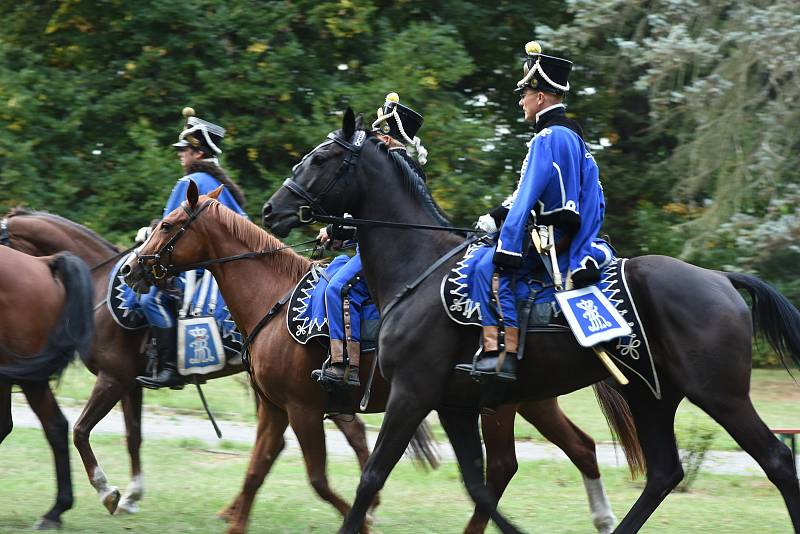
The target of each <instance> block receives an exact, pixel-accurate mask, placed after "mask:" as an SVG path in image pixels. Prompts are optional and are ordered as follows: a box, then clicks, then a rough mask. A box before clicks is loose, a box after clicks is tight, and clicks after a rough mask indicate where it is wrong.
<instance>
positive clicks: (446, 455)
mask: <svg viewBox="0 0 800 534" xmlns="http://www.w3.org/2000/svg"><path fill="white" fill-rule="evenodd" d="M62 410H63V411H64V415H65V416H66V417H67V420H69V421H70V425H71V424H72V423H74V421H75V420H76V419H77V418H78V416H79V415H80V412H81V408H78V407H73V406H62ZM12 414H13V418H14V426H18V427H32V428H41V425H40V424H39V420H38V419H37V418H36V415H34V413H33V412H32V411H31V409H30V408H29V407H28V405H27V403H26V402H25V398H24V397H23V396H22V395H21V394H14V395H13V399H12ZM142 419H143V420H142V432H143V434H144V436H143V437H144V438H145V439H146V440H151V439H159V438H162V439H180V438H193V439H200V440H203V441H206V442H207V443H208V444H209V445H211V446H213V445H214V444H216V443H218V442H219V440H218V439H217V437H216V434H215V433H214V430H213V429H212V427H211V423H210V422H209V421H208V420H206V419H200V418H197V417H190V416H185V415H173V414H166V413H163V411H161V410H159V413H154V412H153V410H152V409H150V408H148V407H147V406H145V408H144V413H143V416H142ZM217 423H218V424H219V426H220V429H221V430H222V439H224V440H229V441H235V442H241V443H248V444H252V443H253V441H254V440H255V424H246V423H240V422H233V421H222V420H219V421H217ZM93 432H95V433H112V434H124V433H125V427H124V422H123V418H122V411H121V410H118V409H115V410H113V411H112V412H111V413H110V414H109V415H108V416H107V417H106V418H105V419H103V420H102V421H100V423H99V424H98V425H97V426H96V427H95V429H94V430H93ZM326 437H327V444H328V453H329V454H331V455H334V456H351V455H352V454H353V452H352V449H350V446H349V445H348V444H347V441H346V440H345V439H344V436H343V435H342V434H341V433H340V432H339V431H338V430H337V429H336V428H335V427H334V426H333V425H332V424H331V425H330V427H326ZM376 437H377V434H376V433H374V432H373V433H370V435H369V439H370V446H373V445H374V443H375V438H376ZM516 449H517V457H518V458H519V459H520V460H554V461H564V462H568V461H569V460H568V459H567V457H566V455H565V454H564V453H563V452H561V450H560V449H558V448H557V447H555V446H554V445H551V444H549V443H539V442H532V441H518V442H517V445H516ZM439 452H440V454H441V456H442V458H443V459H446V460H454V458H455V456H454V454H453V450H452V449H451V448H450V445H449V444H448V443H440V446H439ZM285 453H289V454H300V447H299V445H298V444H297V440H296V439H295V437H294V434H293V433H292V432H291V431H290V430H287V432H286V450H285ZM597 460H598V462H599V463H600V465H601V466H612V467H626V464H625V458H624V454H623V453H622V450H621V449H619V448H616V447H614V446H613V445H612V444H607V443H600V444H598V445H597ZM702 470H703V471H705V472H710V473H717V474H725V475H755V476H764V472H763V471H762V470H761V468H760V467H759V466H758V464H757V463H756V462H755V461H754V460H753V459H752V458H750V456H748V455H747V454H746V453H744V452H725V451H714V452H709V453H708V455H707V456H706V459H705V462H704V464H703V467H702Z"/></svg>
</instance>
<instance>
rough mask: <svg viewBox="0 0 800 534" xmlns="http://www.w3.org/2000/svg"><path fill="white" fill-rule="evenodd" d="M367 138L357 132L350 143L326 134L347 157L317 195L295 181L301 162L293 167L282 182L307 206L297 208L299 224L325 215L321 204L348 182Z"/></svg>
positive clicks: (334, 135)
mask: <svg viewBox="0 0 800 534" xmlns="http://www.w3.org/2000/svg"><path fill="white" fill-rule="evenodd" d="M366 138H367V132H365V131H364V130H358V131H357V132H356V133H355V134H354V135H353V140H352V141H347V140H346V139H342V138H341V137H339V136H338V135H336V134H335V133H333V132H331V133H329V134H328V139H330V140H331V141H332V142H334V143H336V144H337V145H339V146H341V147H344V148H345V149H347V155H346V156H345V158H344V160H343V161H342V164H341V166H340V167H339V170H337V171H336V174H335V175H334V176H333V178H331V180H330V181H329V182H328V183H327V184H325V187H324V188H322V191H320V192H319V193H312V192H310V191H308V190H307V189H306V188H304V187H303V186H302V185H300V184H299V183H297V181H296V180H295V177H296V174H297V173H296V169H297V168H299V167H300V165H302V163H303V162H302V161H301V162H300V164H298V165H297V167H295V172H292V176H290V177H289V178H287V179H286V180H284V182H283V187H285V188H286V189H287V190H289V191H290V192H291V193H293V194H295V195H297V196H298V197H300V198H302V199H303V200H305V201H306V202H307V203H308V204H305V205H303V206H300V207H299V208H297V217H298V218H299V219H300V222H301V223H303V224H307V223H310V222H313V221H314V215H315V214H319V215H327V214H328V212H326V211H325V209H324V208H323V207H322V202H323V200H324V199H325V196H326V195H328V194H329V193H330V192H331V190H332V189H333V188H334V186H335V185H336V184H337V183H338V182H339V181H340V180H342V179H344V180H348V179H349V178H350V176H351V175H352V174H353V172H354V171H355V168H356V165H357V164H358V158H359V156H360V155H361V148H362V147H363V146H364V140H365V139H366ZM317 148H319V147H317ZM314 152H316V149H314V150H313V151H311V152H309V153H308V154H307V155H306V156H305V157H304V158H303V160H305V159H306V158H308V157H309V156H311V155H312V154H313V153H314Z"/></svg>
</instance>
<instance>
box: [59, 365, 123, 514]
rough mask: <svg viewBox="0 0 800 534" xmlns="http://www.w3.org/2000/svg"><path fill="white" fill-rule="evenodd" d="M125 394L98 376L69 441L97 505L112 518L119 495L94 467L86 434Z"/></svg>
mask: <svg viewBox="0 0 800 534" xmlns="http://www.w3.org/2000/svg"><path fill="white" fill-rule="evenodd" d="M124 393H125V390H124V388H123V387H122V385H121V384H120V383H119V382H117V381H116V380H115V379H114V378H112V377H110V376H109V375H107V374H105V373H103V372H102V371H101V372H100V373H98V375H97V380H96V381H95V383H94V387H93V388H92V393H91V395H90V396H89V400H88V401H87V402H86V406H84V407H83V412H81V415H80V417H78V420H77V421H76V422H75V427H74V428H73V431H72V440H73V442H74V443H75V447H76V448H77V449H78V453H79V454H80V455H81V460H83V466H84V468H85V469H86V474H87V476H88V477H89V483H91V485H92V487H94V489H95V490H96V491H97V495H98V497H99V498H100V502H102V503H103V506H105V507H106V510H108V513H110V514H113V513H114V512H115V511H116V509H117V504H118V503H119V499H120V493H119V489H117V487H116V486H109V485H108V479H107V478H106V474H105V473H104V472H103V469H102V468H101V467H100V466H99V465H98V464H97V458H95V456H94V452H93V451H92V447H91V445H90V444H89V434H90V433H91V431H92V429H93V428H94V427H95V425H97V423H99V422H100V420H101V419H103V417H105V416H106V415H107V414H108V412H110V411H111V409H112V408H113V407H114V405H115V404H116V403H117V402H118V401H119V400H120V398H121V397H122V395H123V394H124Z"/></svg>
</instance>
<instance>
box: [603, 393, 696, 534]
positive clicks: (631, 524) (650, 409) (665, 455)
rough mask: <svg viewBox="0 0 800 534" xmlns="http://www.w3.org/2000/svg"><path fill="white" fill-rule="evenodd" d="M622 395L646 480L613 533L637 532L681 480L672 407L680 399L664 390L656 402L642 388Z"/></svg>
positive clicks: (674, 406)
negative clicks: (630, 393)
mask: <svg viewBox="0 0 800 534" xmlns="http://www.w3.org/2000/svg"><path fill="white" fill-rule="evenodd" d="M628 387H630V386H628ZM665 389H666V388H665ZM626 398H627V399H628V404H629V405H630V409H631V413H632V415H633V418H634V421H635V423H636V431H637V435H638V437H639V443H640V444H641V446H642V453H643V454H644V457H645V461H646V463H647V483H646V484H645V487H644V490H643V491H642V494H641V495H640V496H639V498H638V499H637V500H636V502H635V503H634V505H633V507H632V508H631V509H630V511H629V512H628V513H627V515H626V516H625V517H624V518H623V519H622V522H621V523H620V524H619V526H617V529H616V530H615V531H614V532H615V533H617V534H624V533H626V532H639V529H640V528H641V527H642V525H644V523H645V521H647V519H648V518H649V517H650V516H651V515H652V513H653V512H654V511H655V510H656V508H658V505H659V504H661V501H663V500H664V499H665V498H666V496H667V495H669V493H670V492H671V491H672V490H673V489H674V488H675V486H677V485H678V483H679V482H680V481H681V480H683V467H682V466H681V460H680V456H679V455H678V445H677V443H676V442H675V429H674V426H675V410H676V409H677V408H678V404H679V403H680V400H681V399H680V398H669V397H668V396H667V392H666V391H664V396H663V398H662V399H661V400H660V401H659V400H657V399H655V398H654V397H653V396H652V395H651V394H650V393H648V392H645V391H643V390H642V393H641V394H637V395H636V396H635V398H633V399H631V398H630V397H626Z"/></svg>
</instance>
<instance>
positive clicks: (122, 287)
mask: <svg viewBox="0 0 800 534" xmlns="http://www.w3.org/2000/svg"><path fill="white" fill-rule="evenodd" d="M133 254H135V253H134V252H131V253H130V254H126V255H125V256H123V257H122V258H120V259H119V260H118V261H117V263H116V264H115V265H114V268H113V269H111V274H110V275H109V277H108V289H107V290H106V308H108V313H109V314H111V318H112V319H114V322H115V323H117V324H118V325H119V326H120V328H123V329H125V330H141V329H143V328H145V327H147V319H145V317H144V315H143V314H142V312H141V310H140V309H139V308H138V306H136V305H135V306H133V307H128V306H127V305H126V302H127V300H128V299H127V298H126V297H127V295H126V293H127V292H129V291H133V290H132V289H130V288H129V287H128V286H127V285H126V284H125V279H124V277H123V276H122V275H121V274H119V270H120V269H121V268H122V266H123V265H124V264H125V263H126V262H127V261H128V258H130V257H131V256H132V255H133Z"/></svg>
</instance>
